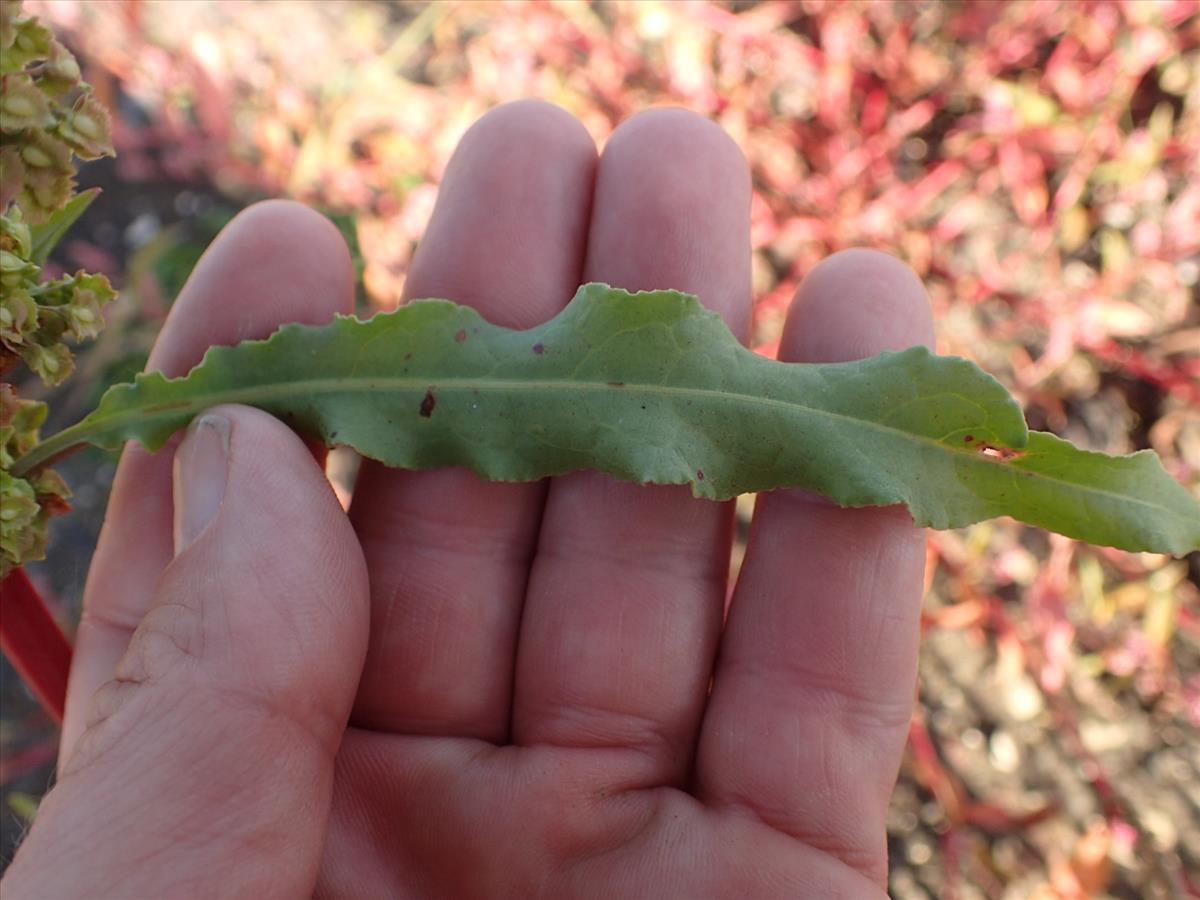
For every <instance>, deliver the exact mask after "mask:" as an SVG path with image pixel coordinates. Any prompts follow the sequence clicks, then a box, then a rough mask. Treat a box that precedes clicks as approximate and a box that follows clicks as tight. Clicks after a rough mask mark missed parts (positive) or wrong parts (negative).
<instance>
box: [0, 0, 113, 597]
mask: <svg viewBox="0 0 1200 900" xmlns="http://www.w3.org/2000/svg"><path fill="white" fill-rule="evenodd" d="M0 138H2V139H3V140H2V142H0V375H3V376H5V377H6V378H7V377H8V375H9V373H10V371H12V370H13V369H14V368H15V367H16V366H17V365H18V364H20V363H22V362H23V363H24V364H25V365H26V366H28V368H29V369H30V370H31V371H33V372H35V373H37V375H38V376H40V377H41V379H42V381H44V382H45V383H46V384H47V385H56V384H59V383H60V382H61V381H62V380H63V379H64V378H66V377H67V376H68V375H69V374H70V373H71V370H72V368H73V367H74V356H73V354H72V352H71V350H70V348H69V347H68V346H67V345H66V343H65V342H66V340H68V339H71V340H74V341H83V340H87V339H89V338H93V337H95V336H96V334H98V333H99V331H100V329H101V327H102V326H103V324H104V318H103V315H102V312H101V309H102V307H103V306H104V304H105V303H107V302H109V301H110V300H112V299H113V298H114V297H115V296H116V293H115V292H114V291H113V289H112V286H111V285H110V284H109V283H108V279H107V278H105V277H104V276H103V275H92V274H88V273H87V272H76V273H75V274H74V275H65V276H63V277H61V278H58V279H55V280H44V279H43V277H42V265H43V263H44V262H45V260H46V258H47V256H48V255H49V253H50V250H51V249H52V248H53V246H54V244H55V243H56V242H57V241H58V239H59V238H61V237H62V235H63V233H64V232H65V231H66V229H67V228H68V227H69V226H70V224H71V223H72V222H74V221H75V219H76V218H78V217H79V215H80V214H81V213H82V212H83V210H84V209H86V207H87V205H88V203H90V202H91V199H92V195H86V194H85V195H78V196H77V195H76V193H75V157H79V158H81V159H96V158H98V157H100V156H111V155H112V154H113V147H112V136H111V129H110V126H109V121H108V114H107V112H106V111H105V110H104V108H103V107H102V106H101V105H100V104H99V102H98V101H97V100H96V99H95V97H94V96H93V95H92V91H91V88H90V87H89V86H88V85H87V84H86V83H84V82H83V81H82V80H81V77H80V71H79V65H78V64H77V63H76V62H75V58H74V57H73V56H72V55H71V53H70V51H68V50H67V49H66V48H65V47H63V46H62V44H60V43H59V42H58V41H57V40H55V39H54V36H53V35H52V34H51V33H50V31H49V29H47V28H46V27H45V26H44V25H42V24H41V23H40V22H38V21H37V20H36V19H34V18H29V17H25V16H23V15H22V12H21V4H20V2H19V0H17V2H13V0H5V2H3V3H0ZM45 418H46V405H45V404H44V403H38V402H36V401H32V400H23V399H21V398H19V397H18V396H17V393H16V390H15V389H14V388H13V387H12V385H11V384H8V383H4V384H2V385H0V470H2V471H0V577H2V576H4V575H7V574H8V572H9V571H10V570H11V569H12V568H14V567H15V566H18V565H20V564H21V563H23V562H24V561H26V560H30V559H41V558H42V557H44V556H45V552H46V521H47V520H48V519H49V518H50V517H51V516H55V515H58V514H60V513H63V512H66V511H67V509H69V506H68V505H67V497H69V496H70V491H69V490H68V489H67V486H66V484H64V483H63V480H62V478H60V477H59V475H58V474H57V473H56V472H53V471H51V470H49V469H42V470H40V471H37V472H35V473H33V474H32V475H30V476H28V477H27V478H16V477H14V476H13V475H12V474H11V472H10V471H9V470H10V467H11V466H12V464H13V463H14V462H15V461H16V460H17V459H19V458H20V457H21V456H22V455H24V454H25V453H26V452H28V451H29V450H30V449H31V448H32V447H33V446H34V445H35V444H36V443H37V442H38V430H39V428H40V427H41V424H42V422H43V421H44V420H45Z"/></svg>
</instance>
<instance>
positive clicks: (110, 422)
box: [43, 376, 1178, 518]
mask: <svg viewBox="0 0 1200 900" xmlns="http://www.w3.org/2000/svg"><path fill="white" fill-rule="evenodd" d="M159 377H161V376H159ZM621 384H622V385H623V386H622V387H616V386H615V382H614V381H613V380H605V381H574V380H572V381H566V380H564V379H552V380H547V379H525V378H521V379H495V378H486V379H481V378H470V379H465V378H436V377H434V378H417V377H404V378H400V377H386V378H379V377H369V378H357V377H356V378H337V379H329V378H321V379H309V380H304V381H287V382H269V383H266V384H258V385H253V386H250V387H245V388H230V389H227V390H221V391H214V392H209V393H205V394H193V395H191V396H190V397H189V398H188V400H187V401H186V402H183V403H179V402H174V401H172V402H171V404H170V410H171V414H172V415H177V414H178V413H180V412H185V411H188V410H194V411H197V412H198V411H200V410H202V409H207V408H208V407H210V406H213V405H214V404H215V403H218V402H219V403H236V402H239V401H256V400H263V399H267V400H270V399H278V398H289V397H292V396H295V395H307V396H312V395H313V394H335V393H364V392H373V391H399V390H404V391H420V390H429V389H436V390H438V391H439V392H440V391H455V390H458V391H479V392H485V391H486V392H492V393H495V392H502V391H520V390H532V391H537V392H545V391H562V390H569V391H580V390H585V391H614V392H615V391H620V392H622V393H623V394H639V393H640V394H645V395H657V396H663V397H692V398H698V399H702V400H708V401H720V402H731V401H736V402H740V403H748V404H758V405H761V406H765V407H773V408H777V409H781V410H783V411H785V412H789V413H793V414H794V413H796V412H797V411H798V410H799V411H803V412H806V413H808V414H811V415H816V416H823V417H825V418H828V419H830V420H836V421H839V422H842V423H846V424H849V425H851V426H856V427H858V428H860V429H865V430H869V431H874V432H876V433H879V434H884V435H892V436H895V437H898V438H900V439H902V440H904V441H907V442H909V443H911V444H916V445H924V446H928V447H934V448H936V449H938V450H940V451H942V452H945V453H951V454H955V455H956V456H960V457H963V458H966V459H968V460H969V461H970V462H972V463H976V464H980V465H990V466H996V467H997V468H1000V469H1004V470H1005V471H1009V472H1012V471H1013V470H1012V469H1010V468H1009V467H1008V466H1006V465H1005V464H1004V462H1003V461H1001V460H995V461H993V460H992V459H990V458H988V457H985V456H982V455H981V454H980V453H979V451H978V450H966V449H958V448H956V447H953V446H951V445H949V444H945V443H942V442H941V441H938V440H936V439H934V438H929V437H926V436H924V435H919V434H914V433H912V432H910V431H904V430H902V429H899V428H895V427H893V426H890V425H885V424H883V423H881V422H876V421H873V420H871V419H863V418H856V417H854V416H848V415H846V414H844V413H838V412H833V411H831V410H827V409H822V408H821V407H816V406H806V405H804V404H802V403H797V402H794V401H788V400H780V399H777V398H774V397H764V396H762V395H758V394H745V393H738V392H734V391H720V390H713V389H711V388H691V387H683V386H677V385H658V384H646V383H641V382H629V381H626V382H621ZM950 393H953V392H950ZM963 399H966V400H970V399H971V398H970V397H965V396H964V397H963ZM971 402H974V401H971ZM250 405H254V403H253V402H251V403H250ZM166 406H167V403H166V402H164V403H160V404H150V405H148V406H142V407H139V408H138V409H137V410H136V411H133V412H128V413H125V414H122V413H117V414H114V415H112V416H111V417H108V418H107V419H105V420H102V421H103V424H101V423H99V422H96V423H94V424H93V427H91V428H86V429H84V428H83V426H85V425H86V424H88V420H87V419H84V420H83V421H81V422H79V423H78V424H77V425H73V426H71V427H70V428H67V429H64V430H63V431H61V432H59V433H58V434H56V435H54V436H53V437H51V438H50V439H49V440H48V441H47V442H44V444H43V446H45V444H49V443H51V442H54V441H56V440H57V439H58V438H63V437H66V436H67V435H68V434H69V433H71V432H75V435H79V434H87V433H96V432H104V431H110V430H113V429H120V428H121V426H122V425H123V424H125V423H127V422H136V421H138V420H140V419H148V418H154V417H155V416H156V414H155V412H154V410H156V409H158V410H163V409H165V408H166ZM148 411H149V413H148ZM158 415H164V413H162V412H159V413H158ZM72 439H73V440H79V438H78V437H77V436H73V437H72ZM62 449H66V447H65V446H64V447H58V448H56V452H57V451H59V450H62ZM1021 471H1022V472H1024V473H1026V475H1027V476H1028V477H1032V478H1038V479H1042V480H1043V481H1045V482H1048V483H1050V484H1056V485H1062V486H1063V487H1065V488H1067V489H1068V490H1071V491H1076V492H1080V493H1084V494H1092V495H1096V496H1102V497H1108V498H1111V499H1113V500H1117V501H1123V502H1132V503H1136V504H1138V505H1140V506H1143V507H1146V508H1148V509H1152V510H1157V511H1161V512H1165V513H1167V514H1169V515H1171V516H1173V517H1176V518H1177V517H1178V513H1176V512H1175V511H1174V510H1172V509H1170V508H1169V507H1165V506H1161V505H1159V504H1156V503H1152V502H1149V501H1146V500H1143V499H1142V498H1140V497H1136V496H1134V495H1131V494H1120V493H1115V492H1112V491H1106V490H1104V489H1102V488H1096V487H1088V486H1084V485H1080V484H1078V483H1076V482H1072V481H1064V480H1062V479H1059V478H1055V477H1053V476H1050V475H1047V474H1045V473H1042V472H1034V471H1030V470H1028V469H1023V470H1021Z"/></svg>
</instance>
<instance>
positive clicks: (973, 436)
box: [963, 434, 975, 444]
mask: <svg viewBox="0 0 1200 900" xmlns="http://www.w3.org/2000/svg"><path fill="white" fill-rule="evenodd" d="M963 440H964V441H966V442H967V443H968V444H970V443H971V442H973V441H974V440H975V435H973V434H968V435H967V436H966V437H964V438H963Z"/></svg>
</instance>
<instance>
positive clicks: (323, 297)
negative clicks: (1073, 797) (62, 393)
mask: <svg viewBox="0 0 1200 900" xmlns="http://www.w3.org/2000/svg"><path fill="white" fill-rule="evenodd" d="M353 309H354V268H353V265H352V263H351V261H350V253H349V250H348V249H347V248H346V244H345V241H343V240H342V237H341V235H340V234H338V231H337V229H336V228H335V227H334V226H333V224H332V223H331V222H329V220H328V219H326V218H325V217H324V216H321V215H320V214H318V213H316V212H314V211H313V210H311V209H308V208H307V207H305V206H302V205H301V204H299V203H291V202H286V201H269V202H266V203H259V204H257V205H255V206H252V207H250V208H249V209H247V210H245V211H244V212H242V213H241V214H240V215H238V216H237V218H235V219H234V220H233V221H232V222H230V223H229V224H228V225H227V226H226V227H225V229H224V230H223V231H222V232H221V234H220V235H219V236H218V237H217V239H216V240H215V241H214V242H213V244H212V246H211V247H209V248H208V250H207V251H206V252H205V254H204V256H203V258H202V259H201V260H200V262H199V263H198V264H197V266H196V269H195V271H194V272H192V275H191V277H190V278H189V279H188V282H187V285H186V286H185V287H184V289H183V291H182V292H181V293H180V295H179V298H178V299H177V300H176V301H175V304H174V305H173V306H172V308H171V313H170V315H169V316H168V317H167V322H166V324H165V325H164V326H163V330H162V332H161V333H160V334H159V336H158V340H157V341H155V344H154V349H153V351H152V352H151V354H150V361H149V362H148V363H147V365H146V368H147V370H150V371H160V372H163V373H164V374H165V375H168V376H178V375H183V374H185V373H186V372H187V371H188V369H190V368H191V367H192V366H194V365H195V364H196V363H198V362H199V361H200V359H201V357H202V356H203V355H204V352H205V351H206V350H207V349H208V348H209V347H210V346H212V345H213V344H235V343H237V342H238V341H242V340H246V339H249V338H261V337H266V336H267V335H269V334H270V333H271V332H272V331H274V330H275V329H276V328H277V327H279V326H280V325H281V324H283V323H285V322H304V323H309V324H321V323H324V322H327V321H329V320H330V319H332V318H333V315H334V313H338V312H352V311H353ZM174 456H175V453H174V443H171V444H169V445H168V446H167V447H165V448H163V449H162V450H161V451H159V452H158V453H153V454H152V453H147V452H146V451H145V450H143V449H142V448H141V447H140V446H136V445H134V444H130V445H128V446H126V448H125V451H124V452H123V453H122V455H121V462H120V465H119V466H118V468H117V474H116V478H115V480H114V482H113V489H112V495H111V496H110V498H109V501H108V511H107V513H106V515H105V518H104V527H103V528H102V529H101V532H100V539H99V542H98V544H97V547H96V553H95V556H94V557H93V559H92V566H91V569H90V570H89V572H88V580H87V586H86V587H85V589H84V594H83V617H82V618H81V620H80V622H79V629H78V631H77V632H76V635H75V652H74V658H73V660H72V662H71V677H70V682H69V684H68V686H67V706H66V714H65V716H64V720H63V731H62V740H61V743H60V746H59V766H60V767H61V766H62V765H63V763H64V762H65V761H66V759H67V758H68V757H69V756H70V753H71V748H72V747H74V745H75V742H76V740H78V738H79V735H80V734H81V733H82V731H83V729H84V722H85V720H86V716H85V710H86V707H87V702H88V700H89V699H90V698H91V696H92V695H93V694H94V693H95V692H96V690H97V688H99V687H100V686H101V685H103V684H105V683H106V682H108V681H109V680H110V679H112V677H113V672H114V670H115V668H116V664H117V661H118V660H119V659H120V658H121V656H122V655H124V653H125V648H126V647H127V646H128V644H129V638H130V636H131V635H132V634H133V631H134V630H135V629H136V628H137V626H138V623H139V622H140V621H141V620H142V617H143V616H144V615H145V614H146V612H147V611H148V610H149V607H150V604H151V602H152V599H153V596H154V589H155V585H156V584H157V583H158V579H159V577H160V575H161V574H162V571H163V569H164V568H166V566H167V564H168V563H170V561H171V558H172V556H173V545H172V516H173V508H172V501H171V465H172V461H173V459H174Z"/></svg>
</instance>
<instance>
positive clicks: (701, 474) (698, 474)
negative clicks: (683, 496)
mask: <svg viewBox="0 0 1200 900" xmlns="http://www.w3.org/2000/svg"><path fill="white" fill-rule="evenodd" d="M696 478H697V480H699V481H703V480H704V470H703V469H697V470H696Z"/></svg>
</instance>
